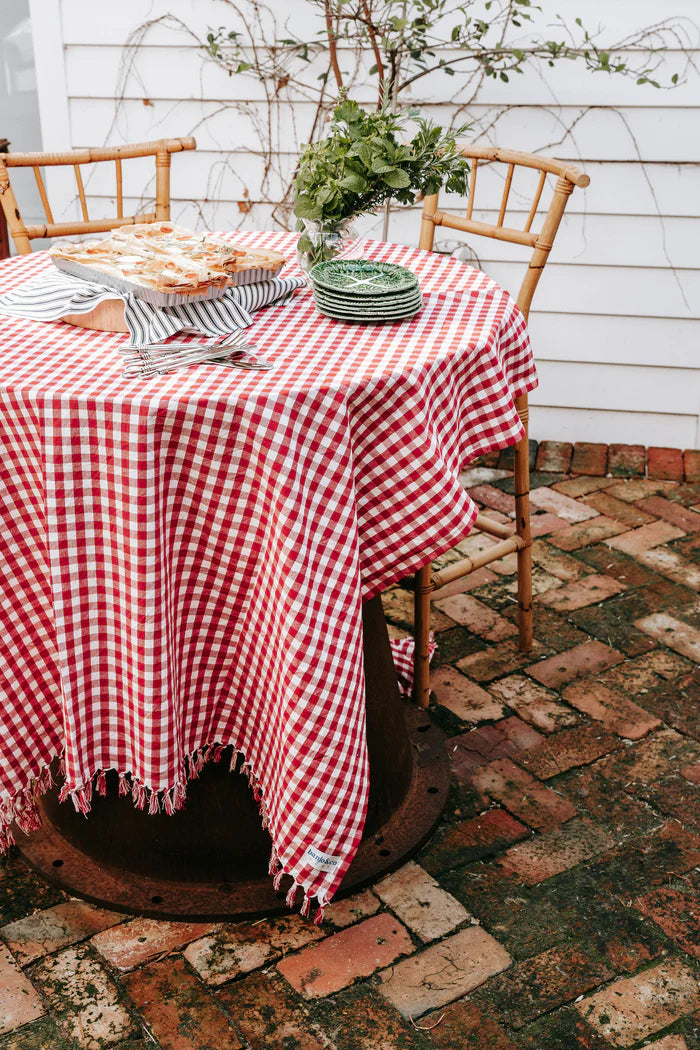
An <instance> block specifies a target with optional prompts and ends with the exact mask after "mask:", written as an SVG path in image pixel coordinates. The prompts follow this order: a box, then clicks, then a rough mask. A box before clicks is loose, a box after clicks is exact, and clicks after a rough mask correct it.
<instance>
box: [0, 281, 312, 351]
mask: <svg viewBox="0 0 700 1050" xmlns="http://www.w3.org/2000/svg"><path fill="white" fill-rule="evenodd" d="M305 284H306V281H305V279H304V278H303V277H273V278H272V279H271V280H269V281H261V282H259V283H257V284H243V285H239V286H234V287H231V288H227V289H226V291H225V292H224V294H223V295H222V296H221V298H220V299H205V300H203V301H201V302H194V303H186V304H184V305H182V306H151V304H150V303H147V302H145V301H144V300H143V299H137V298H136V296H135V295H132V294H131V293H127V294H126V295H122V294H121V293H120V292H115V291H114V290H113V289H112V288H107V287H106V286H105V285H103V284H96V283H94V282H92V281H84V280H83V279H82V278H80V277H73V276H72V275H71V274H67V273H61V272H60V271H59V270H50V271H48V272H47V273H43V274H41V276H39V277H35V278H33V279H32V280H30V281H27V282H26V283H25V284H23V285H20V287H19V288H16V289H15V290H14V291H12V292H8V293H7V295H4V296H2V298H0V312H2V313H5V314H10V315H12V316H14V317H28V318H30V319H31V320H33V321H56V320H58V318H59V317H63V316H64V314H86V313H89V312H90V310H94V308H95V307H96V306H97V305H98V304H99V303H101V302H104V300H105V299H121V300H122V302H123V303H124V318H125V321H126V325H127V328H128V329H129V334H130V335H131V343H130V345H131V346H134V347H143V346H148V345H150V344H151V343H158V342H161V341H162V340H163V339H167V338H168V336H171V335H176V334H177V333H178V332H181V331H182V330H183V329H185V328H187V329H190V330H191V329H196V330H197V331H199V332H203V333H204V334H205V335H210V336H217V335H225V334H226V333H227V332H234V331H236V330H238V329H241V328H247V327H248V326H249V325H251V324H252V323H253V318H252V317H251V316H250V314H251V312H252V311H254V310H259V309H260V308H261V307H263V306H269V305H270V304H271V303H280V302H284V301H285V300H286V299H288V298H290V297H291V295H292V294H293V293H294V291H295V290H296V289H297V288H302V287H303V286H304V285H305Z"/></svg>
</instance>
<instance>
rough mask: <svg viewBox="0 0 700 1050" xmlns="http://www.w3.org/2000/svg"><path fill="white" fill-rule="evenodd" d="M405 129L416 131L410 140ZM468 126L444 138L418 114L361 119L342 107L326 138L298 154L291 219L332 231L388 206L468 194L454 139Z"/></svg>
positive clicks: (363, 114) (354, 109) (346, 104)
mask: <svg viewBox="0 0 700 1050" xmlns="http://www.w3.org/2000/svg"><path fill="white" fill-rule="evenodd" d="M411 125H413V127H414V128H415V129H417V130H415V131H414V134H413V136H412V137H408V133H409V130H410V128H411ZM467 126H468V125H465V126H463V127H460V128H455V129H454V130H453V131H445V130H444V129H443V128H441V127H439V126H438V125H436V124H433V123H431V122H430V121H428V120H425V119H423V118H422V117H421V116H420V114H419V113H418V111H417V110H413V109H407V110H403V111H401V112H399V113H392V112H391V110H390V109H388V108H387V107H386V106H383V107H382V108H381V109H378V110H374V111H370V112H367V111H365V110H363V109H361V108H360V106H359V105H358V104H357V102H354V101H352V100H351V99H348V98H343V99H341V101H340V103H339V104H338V105H337V106H336V108H335V110H334V111H333V117H332V120H331V123H330V126H329V129H328V132H327V134H326V135H325V136H324V138H322V139H321V140H320V141H319V142H313V143H310V144H308V145H306V146H304V148H303V149H302V151H301V158H300V161H299V168H298V170H297V173H296V177H295V180H294V194H295V203H294V214H295V216H296V217H297V219H298V220H304V219H306V220H310V221H312V222H316V223H319V224H322V225H324V226H329V227H333V226H338V225H340V223H341V222H342V221H343V220H344V219H349V218H351V217H352V216H354V215H361V214H364V213H367V212H373V211H375V210H376V209H377V208H378V207H380V205H382V204H384V202H385V201H387V200H390V199H391V200H397V201H399V202H400V203H402V204H412V203H413V201H414V200H415V198H416V195H417V194H418V193H424V194H430V193H436V192H437V191H438V190H439V189H440V188H441V187H442V186H445V187H446V188H447V190H448V191H454V192H455V193H460V194H464V193H466V189H467V180H468V175H469V165H468V163H467V161H466V159H465V158H464V157H463V156H462V155H461V153H460V151H459V146H458V139H459V137H460V136H461V135H463V134H464V132H465V130H466V128H467ZM301 225H302V224H301V223H300V226H301Z"/></svg>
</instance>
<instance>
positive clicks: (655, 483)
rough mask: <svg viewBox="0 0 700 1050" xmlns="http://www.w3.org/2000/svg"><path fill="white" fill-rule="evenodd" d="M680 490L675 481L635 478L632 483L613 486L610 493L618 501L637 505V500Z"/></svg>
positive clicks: (624, 482) (616, 483)
mask: <svg viewBox="0 0 700 1050" xmlns="http://www.w3.org/2000/svg"><path fill="white" fill-rule="evenodd" d="M677 488H678V485H677V483H676V482H675V481H662V480H654V479H652V478H634V479H632V480H631V481H618V482H615V484H614V485H611V486H610V488H609V490H608V491H609V492H610V495H611V496H615V498H616V499H622V500H627V501H628V502H629V503H636V502H637V500H640V499H645V498H646V497H647V496H653V495H654V493H655V492H672V491H674V490H675V489H677Z"/></svg>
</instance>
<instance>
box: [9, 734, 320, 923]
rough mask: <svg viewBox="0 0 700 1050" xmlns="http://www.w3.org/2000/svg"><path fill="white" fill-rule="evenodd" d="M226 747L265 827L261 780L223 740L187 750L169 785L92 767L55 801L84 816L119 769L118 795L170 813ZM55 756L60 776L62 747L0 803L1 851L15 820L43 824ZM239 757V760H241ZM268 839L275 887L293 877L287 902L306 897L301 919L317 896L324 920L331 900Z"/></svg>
mask: <svg viewBox="0 0 700 1050" xmlns="http://www.w3.org/2000/svg"><path fill="white" fill-rule="evenodd" d="M227 747H232V748H233V754H232V756H231V762H230V765H229V771H230V772H231V773H235V772H236V771H238V772H239V773H243V774H245V776H246V777H247V779H248V784H249V785H250V789H251V791H252V793H253V798H254V799H255V801H256V802H257V804H258V809H259V812H260V817H261V821H262V827H263V829H265V830H267V831H268V832H269V829H270V817H269V813H268V810H267V805H266V803H265V799H264V795H263V789H262V786H261V784H260V780H259V778H258V776H257V774H256V773H255V770H254V769H253V764H252V762H251V761H250V760H249V759H247V758H246V756H245V752H244V751H243V750H242V749H241V748H239V747H237V746H236V744H234V743H229V744H224V743H221V742H219V741H217V742H214V743H209V744H202V745H201V746H200V747H198V748H196V749H195V750H194V751H192V752H191V753H189V754H187V755H185V757H184V761H183V765H184V769H185V777H184V779H181V780H177V781H176V782H175V784H173V785H172V786H171V787H169V788H159V789H154V788H151V787H148V786H147V785H146V784H143V783H142V782H141V781H140V780H139V779H138V778H137V777H135V776H134V775H133V773H131V772H129V771H120V770H118V769H116V768H115V767H113V766H108V767H105V768H102V767H100V768H98V769H95V770H94V772H93V773H92V774H91V775H90V776H89V777H86V778H85V780H83V781H82V783H80V784H76V785H75V786H73V787H71V785H70V784H69V783H68V782H64V783H63V786H62V787H61V789H60V791H59V793H58V800H59V802H66V801H68V799H70V800H71V801H72V803H73V806H74V807H75V810H76V812H77V813H82V814H83V816H88V814H89V813H90V810H91V808H92V796H93V791H96V792H97V793H98V794H99V795H102V796H105V795H106V794H107V774H108V773H117V775H118V777H119V787H118V792H119V794H120V795H122V796H126V795H131V798H132V801H133V804H134V806H135V807H136V809H140V810H144V809H147V810H148V813H149V815H151V816H155V815H156V814H158V813H161V812H163V813H166V814H168V816H172V814H173V813H176V812H177V811H178V810H179V809H181V808H182V807H183V806H184V804H185V802H186V801H187V785H188V784H189V783H190V781H192V780H196V779H197V778H198V777H199V774H200V773H201V772H202V769H203V768H204V766H205V765H207V763H208V762H219V761H220V760H221V757H222V755H223V752H224V750H225V749H226V748H227ZM56 759H58V760H59V768H58V776H59V777H62V776H64V765H63V752H62V751H59V752H56V754H54V755H52V756H51V757H50V758H49V760H48V762H47V763H46V764H44V765H43V766H42V767H41V769H40V771H39V772H38V773H37V774H36V775H35V776H34V777H32V778H31V779H30V781H29V783H28V784H27V786H26V787H25V788H22V789H20V790H19V791H17V792H16V794H15V795H14V796H13V797H12V798H10V799H7V800H6V801H4V802H1V803H0V854H3V853H6V852H7V850H8V849H9V848H10V846H13V845H15V844H16V839H15V835H14V832H13V829H12V825H13V824H16V825H17V827H18V828H19V829H20V831H23V832H24V833H25V834H27V835H28V834H30V832H32V831H37V830H38V829H39V828H41V826H42V820H41V815H40V813H39V809H38V805H37V803H38V801H39V798H40V797H41V796H42V795H44V794H45V793H46V792H47V791H48V790H49V789H50V788H52V787H55V786H56V781H55V780H54V776H53V773H52V771H51V765H52V764H53V762H55V761H56ZM239 759H242V762H240V765H239ZM270 839H271V850H270V862H269V866H268V874H269V875H270V876H271V877H272V880H273V886H274V889H275V891H278V890H279V888H280V885H281V883H282V880H283V878H284V877H285V876H287V877H288V878H290V879H292V885H291V886H290V888H289V890H288V892H287V896H286V902H287V906H288V907H289V908H290V909H292V910H293V909H294V907H295V901H296V896H297V893H298V891H299V890H302V891H303V894H304V896H303V900H302V902H301V907H300V909H299V911H300V914H301V915H302V916H304V918H310V916H311V909H312V906H313V901H314V899H315V900H316V902H317V910H316V913H315V915H314V917H313V920H312V921H313V923H314V924H315V925H316V926H319V925H320V924H321V923H322V922H323V916H324V912H325V909H326V907H327V906H328V904H329V903H330V900H329V899H327V898H325V897H323V896H321V895H320V894H319V893H314V892H311V891H310V890H309V888H308V886H306V885H305V884H304V883H302V882H299V881H298V880H297V879H296V877H295V876H294V875H293V874H292V872H291V871H288V870H287V868H285V866H284V865H283V863H282V861H281V860H280V857H279V854H278V852H277V848H276V846H275V844H274V841H272V835H270Z"/></svg>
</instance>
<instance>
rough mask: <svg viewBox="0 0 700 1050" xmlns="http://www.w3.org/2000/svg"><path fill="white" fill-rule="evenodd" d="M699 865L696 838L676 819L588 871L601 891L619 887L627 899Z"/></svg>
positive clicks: (614, 851)
mask: <svg viewBox="0 0 700 1050" xmlns="http://www.w3.org/2000/svg"><path fill="white" fill-rule="evenodd" d="M565 826H566V825H565ZM524 845H527V843H525V844H524ZM517 848H519V847H516V846H513V847H512V849H517ZM699 863H700V835H697V834H695V833H693V832H690V831H686V830H685V828H683V827H682V826H681V825H680V824H679V823H678V821H677V820H668V821H667V822H666V823H665V824H663V825H662V826H661V827H660V828H658V829H656V830H655V831H652V832H650V833H649V834H646V835H639V836H637V837H636V838H633V839H628V840H627V841H626V842H624V843H623V844H622V845H621V846H617V847H616V848H615V849H611V850H610V851H609V852H608V853H605V854H604V855H603V856H601V857H599V858H598V859H597V860H596V861H595V862H594V863H592V864H591V865H590V867H589V869H588V870H589V872H590V874H591V877H592V878H594V879H595V880H596V881H597V883H598V885H599V887H600V889H601V890H602V891H604V892H607V893H615V892H618V893H619V892H620V890H621V888H622V891H623V892H624V894H625V896H626V897H627V898H629V897H631V896H633V895H635V894H641V893H644V891H645V890H646V889H649V888H652V887H655V886H659V885H662V884H663V883H664V882H666V881H667V880H668V878H669V877H670V876H671V875H683V874H684V873H685V872H686V871H690V870H691V868H694V867H695V866H696V865H697V864H699Z"/></svg>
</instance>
